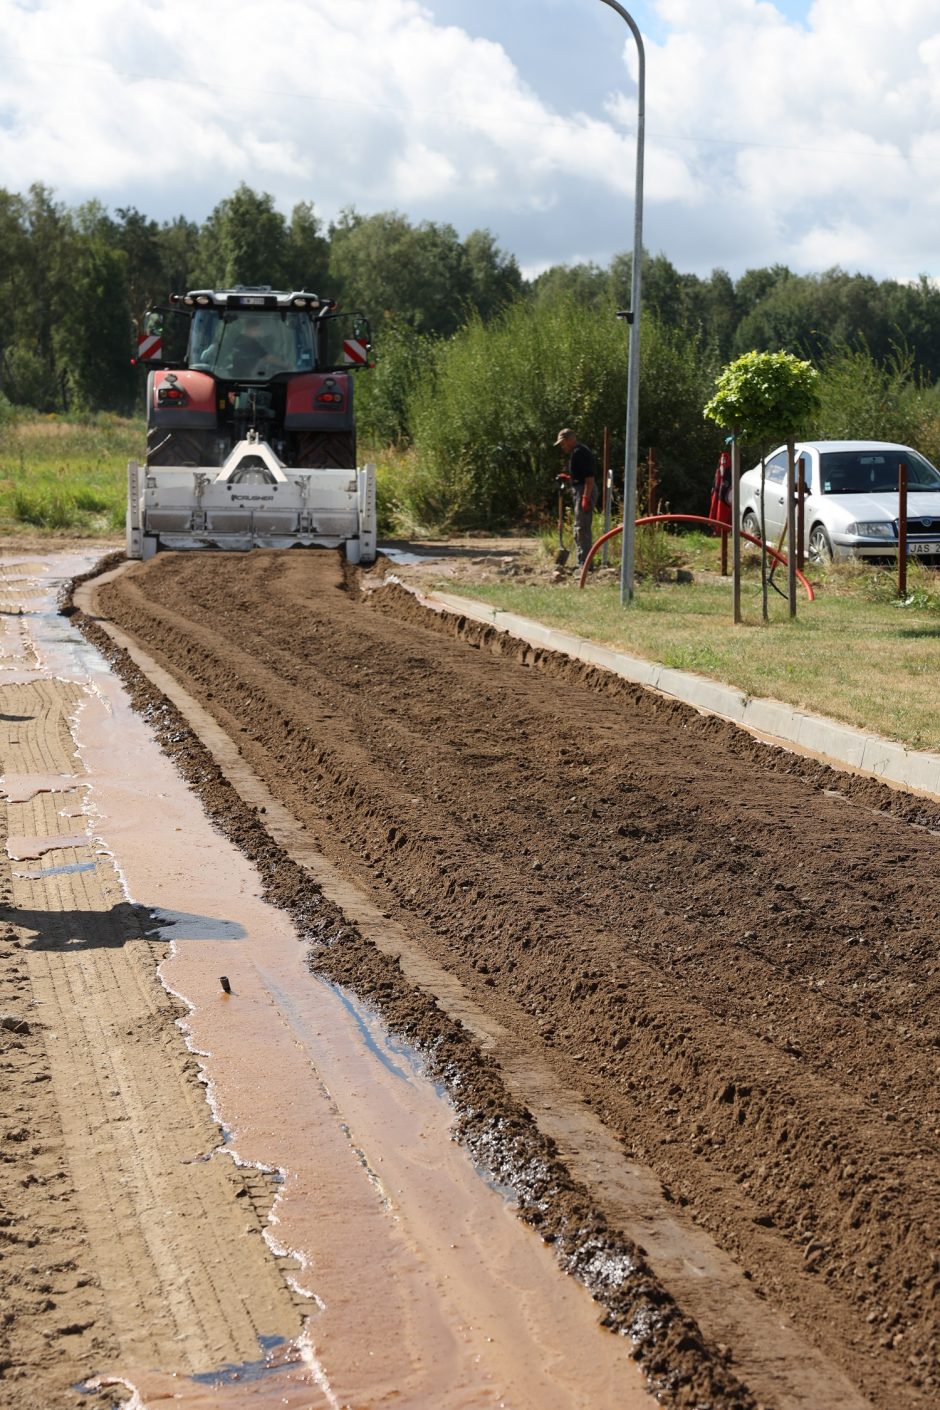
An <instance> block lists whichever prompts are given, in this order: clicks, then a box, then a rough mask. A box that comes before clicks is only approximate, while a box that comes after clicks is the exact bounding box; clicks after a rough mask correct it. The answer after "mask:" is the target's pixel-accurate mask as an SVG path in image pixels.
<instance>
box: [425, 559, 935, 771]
mask: <svg viewBox="0 0 940 1410" xmlns="http://www.w3.org/2000/svg"><path fill="white" fill-rule="evenodd" d="M615 543H619V540H616V541H615ZM667 543H668V544H669V547H670V556H671V558H672V561H673V564H674V565H682V566H686V567H689V568H691V570H692V572H693V575H694V581H693V582H692V583H681V584H680V583H674V582H664V583H656V582H654V581H652V580H651V579H649V578H643V579H640V580H638V582H637V587H636V593H635V598H634V601H633V604H632V605H630V606H627V607H622V606H621V603H620V584H619V549H617V550H616V551H615V553H614V555H613V556H612V559H611V562H612V563H613V564H614V565H615V568H616V570H617V571H611V572H610V573H609V574H608V575H604V574H599V575H598V577H597V579H595V580H591V581H589V583H588V585H587V587H586V588H585V589H584V591H583V592H581V591H579V590H578V586H577V577H576V576H575V575H571V576H566V577H565V578H564V579H563V580H562V581H561V582H558V583H550V582H549V581H547V579H546V581H544V582H542V581H539V582H527V583H518V582H514V581H506V582H484V583H481V584H471V583H464V582H461V583H460V585H459V587H458V588H457V590H458V591H459V592H461V593H466V594H467V595H468V596H472V597H476V598H479V599H482V600H483V601H486V602H490V603H492V604H493V605H494V606H497V607H500V608H502V609H504V610H506V611H512V612H518V613H520V614H522V615H523V616H526V617H533V618H536V619H538V620H539V621H542V622H546V623H548V624H549V625H552V626H558V627H561V628H564V629H566V630H568V631H572V632H576V633H578V634H580V635H582V636H586V637H590V638H591V639H592V640H595V641H599V642H603V643H605V644H607V645H611V646H615V647H618V648H620V649H622V650H625V651H629V652H632V653H633V654H635V655H637V656H641V657H645V658H647V659H649V660H652V661H658V662H661V663H662V664H663V665H666V666H672V667H676V668H678V669H680V670H686V671H697V672H699V673H700V674H701V675H704V676H709V677H711V678H713V679H715V680H719V681H724V682H726V683H727V684H729V685H734V686H737V687H738V689H740V690H742V691H744V692H745V694H747V695H750V696H770V697H773V698H776V699H778V700H782V701H785V702H786V703H787V704H790V705H793V706H796V707H798V708H800V709H805V710H809V711H813V712H814V713H817V714H823V715H828V716H831V717H832V718H834V719H838V720H843V721H845V722H846V723H847V724H850V725H854V726H856V727H857V728H860V729H867V730H871V731H874V732H875V733H877V734H882V735H886V736H888V737H889V738H891V739H895V740H897V741H899V742H900V743H902V744H905V745H907V746H909V747H911V748H915V749H930V750H935V751H940V573H937V572H935V571H931V570H929V569H925V568H924V567H922V566H921V565H920V564H917V563H912V564H910V566H909V570H908V595H907V599H906V601H905V603H904V604H899V603H898V602H897V600H896V569H893V568H886V569H878V568H871V567H866V566H865V565H862V564H851V565H846V566H845V567H839V568H830V569H828V570H826V571H824V572H819V571H814V572H812V574H811V578H812V581H813V583H814V586H815V589H816V601H815V602H812V603H811V602H808V601H807V600H806V598H805V596H804V594H803V592H802V590H800V597H799V602H798V609H797V617H796V619H795V620H793V621H791V620H790V618H789V615H788V608H787V603H786V601H785V599H783V598H781V597H779V596H778V595H777V594H776V593H775V592H773V591H771V592H770V604H769V615H770V620H769V621H768V622H766V623H765V622H764V621H763V620H762V617H761V600H760V579H759V567H758V560H757V558H756V555H752V554H748V555H746V557H745V571H744V574H743V585H742V610H743V617H744V621H743V623H742V624H740V625H738V626H735V624H734V623H733V621H732V597H731V581H730V578H727V579H723V578H721V576H720V575H719V573H718V571H717V570H718V545H717V542H716V540H714V539H709V538H707V537H706V536H705V535H698V534H695V535H690V536H689V537H688V538H684V537H683V538H677V537H672V536H667ZM639 556H640V555H639V554H638V561H639ZM779 576H780V575H779V574H778V577H779ZM780 585H781V587H783V588H784V589H785V579H781V582H780ZM442 586H446V584H442ZM451 590H453V585H451Z"/></svg>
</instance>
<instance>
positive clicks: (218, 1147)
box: [0, 559, 649, 1410]
mask: <svg viewBox="0 0 940 1410" xmlns="http://www.w3.org/2000/svg"><path fill="white" fill-rule="evenodd" d="M78 567H79V564H78V561H77V560H75V561H74V562H73V564H72V566H71V572H69V568H68V566H67V565H66V564H64V563H61V562H56V561H54V560H53V559H49V560H42V559H39V560H36V561H33V562H29V561H18V562H14V563H9V562H4V563H0V607H2V611H0V773H2V778H0V799H2V802H0V831H2V834H3V839H2V840H3V842H4V844H5V845H4V847H3V850H2V852H0V907H2V911H0V1070H2V1073H3V1104H2V1111H0V1406H2V1407H3V1410H68V1408H70V1407H78V1406H83V1405H84V1406H88V1405H92V1404H93V1405H97V1406H100V1407H102V1410H104V1407H108V1410H110V1407H113V1406H114V1405H115V1404H116V1403H117V1402H118V1401H124V1400H126V1399H128V1398H130V1401H131V1404H132V1405H134V1406H137V1407H139V1410H146V1407H148V1406H152V1405H155V1404H162V1403H165V1402H166V1401H168V1400H172V1402H173V1404H174V1405H179V1406H180V1407H181V1410H247V1407H258V1408H259V1410H269V1407H273V1406H275V1405H277V1406H287V1407H294V1410H320V1407H323V1410H342V1407H346V1408H347V1410H353V1407H356V1410H359V1408H360V1407H363V1408H364V1407H366V1406H369V1407H373V1406H374V1407H378V1406H382V1405H391V1404H394V1405H395V1406H396V1407H401V1410H407V1407H411V1410H423V1407H425V1406H429V1405H434V1406H435V1407H438V1406H439V1407H442V1410H445V1408H446V1410H469V1407H473V1410H498V1407H499V1406H500V1405H512V1406H513V1407H515V1410H598V1407H605V1410H606V1407H609V1408H610V1410H613V1408H614V1407H615V1406H616V1407H617V1410H624V1407H629V1410H641V1407H642V1406H643V1405H645V1404H648V1403H649V1397H648V1394H647V1392H646V1390H645V1388H644V1384H643V1378H642V1376H641V1374H640V1372H639V1371H638V1369H637V1368H636V1366H635V1365H634V1364H633V1362H632V1361H631V1359H630V1355H629V1347H628V1345H627V1344H626V1342H625V1341H624V1340H623V1339H618V1338H614V1337H611V1336H609V1335H608V1334H607V1333H606V1332H604V1331H603V1330H602V1329H601V1328H600V1327H599V1325H598V1312H597V1307H596V1305H595V1304H594V1303H593V1302H592V1301H591V1299H590V1297H589V1295H588V1294H587V1292H586V1291H585V1290H584V1289H583V1288H582V1287H580V1286H579V1285H578V1284H577V1283H576V1282H575V1281H574V1280H572V1279H565V1278H562V1277H561V1276H560V1275H559V1272H558V1269H557V1266H556V1264H555V1261H554V1259H553V1257H552V1253H551V1250H550V1249H549V1248H548V1247H546V1246H544V1245H543V1244H542V1243H541V1242H540V1241H539V1240H538V1239H537V1238H536V1237H535V1235H534V1234H533V1233H532V1232H531V1231H530V1230H528V1229H527V1228H525V1226H524V1225H523V1224H521V1223H520V1222H519V1221H518V1220H517V1219H515V1218H514V1216H513V1215H512V1213H511V1212H510V1211H509V1210H508V1208H507V1205H506V1202H505V1198H504V1196H503V1194H502V1192H501V1191H499V1190H495V1189H492V1188H490V1186H489V1185H488V1184H487V1183H486V1182H485V1181H484V1180H483V1179H481V1176H480V1173H479V1171H478V1170H476V1169H475V1168H474V1166H473V1164H472V1162H471V1160H470V1159H469V1157H468V1155H467V1153H466V1151H465V1150H464V1149H462V1148H461V1147H459V1146H458V1145H456V1144H455V1143H454V1142H453V1140H452V1139H451V1135H450V1126H451V1122H452V1119H453V1112H452V1109H451V1108H450V1106H449V1105H448V1103H447V1102H446V1101H445V1100H443V1099H442V1097H441V1094H440V1093H439V1091H438V1090H436V1087H435V1085H434V1084H433V1083H432V1082H431V1081H430V1080H429V1079H428V1077H427V1075H426V1073H425V1072H424V1071H423V1068H422V1065H421V1063H420V1062H419V1061H418V1060H417V1059H416V1058H415V1055H414V1053H413V1052H412V1051H411V1050H410V1049H407V1048H406V1047H404V1046H403V1045H402V1043H401V1042H400V1041H399V1040H395V1039H392V1038H391V1037H390V1036H389V1034H388V1032H387V1030H386V1029H385V1028H384V1027H383V1025H382V1024H381V1022H380V1021H378V1020H377V1019H376V1018H375V1016H374V1015H373V1014H371V1013H369V1012H367V1011H365V1010H363V1009H362V1007H361V1006H360V1005H358V1004H357V1003H356V1001H355V1000H354V998H353V997H352V996H351V995H350V994H349V993H348V992H344V991H340V990H338V989H337V988H336V987H335V986H332V985H330V984H329V983H328V982H326V981H324V980H323V979H319V978H314V977H313V976H312V975H311V973H310V971H309V968H308V967H307V964H306V948H305V946H304V945H303V944H301V943H300V941H299V937H298V932H297V930H296V929H295V927H294V925H293V924H292V922H291V918H290V916H289V915H287V914H286V913H285V911H284V910H283V909H282V908H274V907H272V905H271V904H270V903H269V902H267V901H266V900H265V899H264V898H263V897H262V895H261V894H260V893H261V890H262V883H261V879H260V877H259V873H258V870H257V869H256V867H255V866H254V865H253V864H252V862H251V861H249V860H248V859H247V858H246V857H245V856H244V855H243V853H242V852H241V851H240V850H238V849H236V848H235V847H233V846H232V845H231V844H229V843H228V842H226V840H225V839H224V838H223V837H222V836H220V834H219V832H218V831H217V830H216V829H215V828H214V827H213V826H212V825H211V823H210V822H209V820H208V819H207V817H206V816H205V813H204V811H203V809H202V807H201V806H200V803H199V800H198V798H197V797H196V796H195V794H194V793H193V792H192V791H191V790H190V789H189V788H188V787H187V786H186V784H185V782H184V781H183V779H182V778H181V777H180V775H179V774H178V772H177V771H176V770H175V769H174V767H173V765H172V763H171V762H170V761H169V760H168V759H167V758H166V757H165V755H163V754H162V753H161V751H160V749H159V747H158V746H157V744H156V743H155V741H154V738H153V733H152V731H151V729H150V726H149V724H148V722H147V721H146V720H144V719H142V718H141V717H140V716H139V715H137V714H135V713H134V712H133V711H132V710H131V707H130V704H129V701H128V698H127V695H126V693H125V692H124V691H123V689H122V688H121V686H120V683H119V682H118V681H117V679H116V678H115V677H114V675H113V673H112V672H111V671H110V670H109V669H108V667H107V663H106V662H105V661H104V659H103V658H102V657H101V656H100V655H99V654H98V653H97V652H96V651H95V650H93V649H92V648H91V647H90V646H89V645H88V643H87V642H86V641H85V640H84V639H83V638H82V637H81V636H80V635H79V633H78V632H77V630H76V629H75V628H74V626H73V625H71V624H69V623H67V622H66V621H64V620H63V618H62V617H61V616H59V615H58V614H57V611H56V595H57V588H58V587H60V586H61V585H62V582H61V580H62V579H63V577H68V576H71V575H72V574H74V573H75V572H77V571H78ZM196 709H197V707H196V706H195V705H194V706H193V710H194V711H195V710H196ZM168 718H169V714H168V712H167V711H166V710H165V709H164V708H163V706H162V704H160V703H159V702H158V704H157V708H156V710H155V712H154V714H153V719H154V722H155V723H156V724H157V725H158V726H160V727H165V725H166V722H167V719H168ZM186 734H187V731H186V730H185V729H184V730H180V731H175V738H176V741H177V743H179V742H180V740H181V739H182V738H184V737H185V736H186ZM189 737H190V738H192V735H191V733H189ZM275 808H276V805H275V804H274V803H273V800H272V814H273V811H274V809H275ZM223 975H224V976H225V982H224V984H223V983H221V982H220V976H223Z"/></svg>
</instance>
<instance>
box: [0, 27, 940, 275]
mask: <svg viewBox="0 0 940 1410" xmlns="http://www.w3.org/2000/svg"><path fill="white" fill-rule="evenodd" d="M626 7H627V9H629V11H630V13H631V14H632V15H633V17H634V19H635V20H636V22H637V24H638V25H639V27H640V30H641V32H642V34H643V38H644V43H645V46H646V55H647V144H646V199H645V203H644V236H645V240H644V243H645V244H646V246H647V248H648V249H650V250H651V251H653V252H654V253H657V252H660V251H662V252H663V253H665V254H666V255H668V256H669V258H670V259H671V260H672V261H673V262H674V263H675V264H676V265H677V266H678V267H679V268H680V269H683V270H693V271H696V272H698V273H701V274H707V273H708V272H709V271H710V270H711V269H712V268H713V267H715V266H720V267H722V268H725V269H727V270H728V271H729V272H730V273H731V274H732V275H734V276H736V275H738V274H740V273H741V272H742V271H743V270H745V269H747V268H753V267H755V266H758V265H766V264H773V263H778V262H780V263H784V264H788V265H789V266H790V267H791V268H792V269H796V270H822V269H826V268H828V267H830V266H832V265H835V264H839V265H841V266H842V267H843V268H846V269H849V270H853V271H854V270H864V271H866V272H870V273H873V274H875V275H877V276H879V277H888V276H891V277H897V278H912V277H916V276H917V275H918V274H920V273H926V274H929V275H931V276H938V275H940V177H938V174H940V0H890V3H888V0H813V3H811V2H810V0H635V2H634V3H630V0H626ZM635 78H636V46H635V44H634V41H633V39H632V37H631V35H630V33H629V30H628V29H627V27H626V25H625V24H624V22H623V20H622V19H621V18H620V16H619V15H617V14H616V12H615V11H614V10H612V9H611V8H609V7H608V5H606V4H604V3H602V2H601V0H265V3H264V4H263V5H261V4H258V3H257V0H82V3H81V4H78V3H76V0H0V186H3V187H5V188H6V189H7V190H13V191H25V190H26V188H27V187H28V186H29V185H30V184H31V183H32V182H34V181H41V182H44V183H46V184H47V185H49V186H51V187H53V188H54V189H55V191H56V192H57V194H58V196H59V197H60V199H62V200H64V201H66V202H68V203H69V204H75V203H78V202H79V201H83V200H86V199H88V198H91V197H97V198H98V199H100V200H101V201H103V202H104V203H105V204H106V205H108V206H109V207H111V208H112V209H114V208H116V207H119V206H126V205H135V206H137V207H138V208H139V209H141V210H143V211H145V212H146V213H147V214H148V215H151V216H155V217H157V218H158V219H163V218H167V217H172V216H175V215H178V214H185V215H186V216H188V217H190V218H192V219H195V220H202V219H203V218H204V217H205V215H206V214H207V213H208V212H209V211H210V210H211V209H212V207H213V206H214V205H215V204H216V202H217V201H219V200H220V199H221V198H222V197H224V196H226V195H228V194H230V193H231V191H232V190H234V188H235V187H236V186H237V185H238V183H239V182H240V181H246V182H247V183H248V184H249V185H250V186H252V187H254V188H255V189H257V190H261V191H268V192H270V193H271V194H272V195H273V196H274V198H275V200H276V202H277V204H278V206H279V207H280V208H281V209H283V210H284V211H285V212H288V211H289V210H290V208H291V206H292V205H293V203H294V202H295V201H298V200H312V201H313V202H314V203H315V205H316V208H317V210H318V212H319V213H320V214H321V216H323V218H324V219H326V220H329V219H330V218H332V217H334V216H335V215H336V214H337V213H338V212H339V211H340V210H341V209H342V208H343V207H344V206H348V205H353V206H355V207H356V208H357V209H358V210H360V211H363V212H372V211H378V210H390V209H396V210H400V211H403V212H405V213H406V214H407V215H409V216H410V217H411V218H412V219H413V220H424V219H430V220H438V221H449V222H451V223H452V224H454V225H455V226H456V227H457V229H458V230H459V231H460V233H461V234H466V233H467V232H468V231H469V230H471V229H473V228H474V227H478V226H486V227H488V228H489V229H491V230H492V231H493V232H494V233H495V234H496V236H497V238H498V240H499V242H500V244H501V245H502V247H503V248H504V249H506V250H508V251H511V252H513V253H514V254H515V255H516V256H517V258H518V259H519V261H520V263H521V264H522V266H523V268H524V269H525V271H526V272H527V273H529V274H532V273H536V272H538V270H540V269H542V268H544V267H546V266H547V265H549V264H553V263H562V262H564V263H573V262H575V261H579V260H594V261H596V262H598V263H600V264H606V263H607V261H608V260H609V259H610V257H611V255H612V254H613V253H615V252H616V251H617V250H621V249H625V248H628V247H630V245H631V244H632V239H633V179H634V161H635V150H636V149H635V136H636V106H637V93H636V82H635ZM0 258H2V251H0Z"/></svg>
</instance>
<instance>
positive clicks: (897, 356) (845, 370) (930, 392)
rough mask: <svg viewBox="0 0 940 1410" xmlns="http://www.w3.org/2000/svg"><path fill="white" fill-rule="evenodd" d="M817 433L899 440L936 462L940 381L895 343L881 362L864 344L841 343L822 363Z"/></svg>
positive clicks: (939, 442) (828, 437) (939, 448)
mask: <svg viewBox="0 0 940 1410" xmlns="http://www.w3.org/2000/svg"><path fill="white" fill-rule="evenodd" d="M819 394H820V410H819V414H818V416H817V418H816V420H815V426H814V431H815V435H816V436H817V437H819V438H820V439H824V440H873V441H900V442H901V444H902V445H912V446H914V447H915V449H917V450H919V451H921V453H922V454H923V455H926V456H927V458H928V459H929V460H932V461H933V462H934V464H936V463H937V461H938V458H940V386H938V384H936V383H934V384H933V385H930V384H928V383H927V382H925V381H924V379H923V378H922V377H921V376H920V375H919V374H918V372H917V369H916V367H915V365H914V359H913V355H912V354H911V353H910V352H908V351H907V350H906V349H903V348H895V350H894V352H893V353H892V354H891V356H890V357H888V358H887V359H886V361H885V362H883V363H881V362H877V361H876V360H875V359H874V358H873V357H872V355H871V353H870V352H869V350H868V349H867V348H864V347H855V348H851V347H847V346H842V347H840V348H838V349H837V350H836V351H835V352H834V353H833V354H832V355H831V356H830V357H829V358H828V360H827V361H826V362H825V363H824V364H823V366H822V369H821V376H820V380H819Z"/></svg>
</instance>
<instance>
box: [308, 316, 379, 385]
mask: <svg viewBox="0 0 940 1410" xmlns="http://www.w3.org/2000/svg"><path fill="white" fill-rule="evenodd" d="M317 330H318V334H319V339H320V344H319V349H318V354H319V370H320V371H321V372H356V371H359V370H361V369H363V368H366V367H374V366H375V358H374V355H373V350H372V331H371V329H370V327H369V320H368V318H366V316H365V314H363V313H329V314H325V315H324V316H323V317H322V318H319V319H317Z"/></svg>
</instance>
